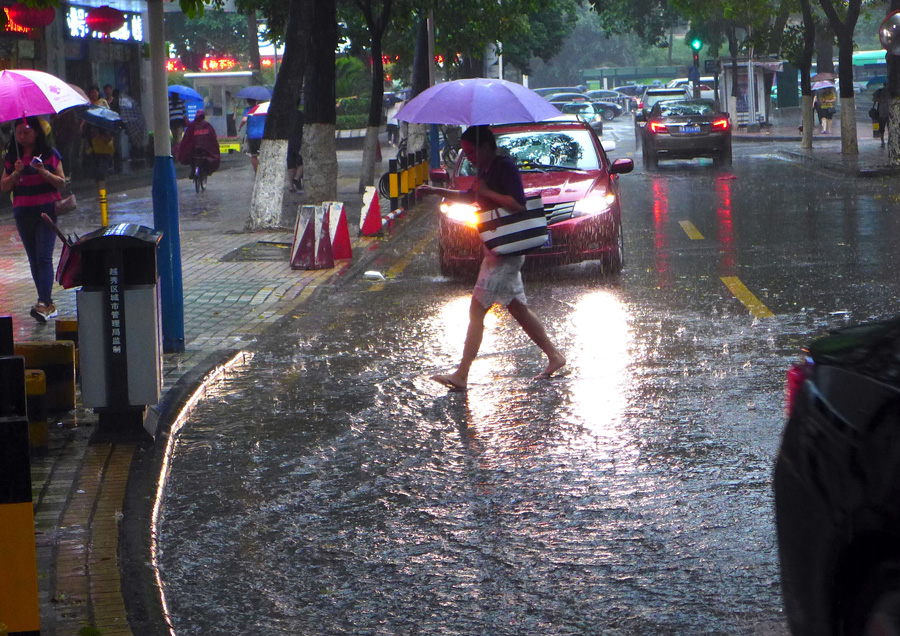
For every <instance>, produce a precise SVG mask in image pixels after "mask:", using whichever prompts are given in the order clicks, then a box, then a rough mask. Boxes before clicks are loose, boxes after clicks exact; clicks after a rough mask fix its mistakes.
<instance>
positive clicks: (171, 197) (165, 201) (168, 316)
mask: <svg viewBox="0 0 900 636" xmlns="http://www.w3.org/2000/svg"><path fill="white" fill-rule="evenodd" d="M153 226H154V229H156V230H157V231H159V232H162V239H161V240H160V242H159V250H158V252H157V266H158V270H159V285H160V299H161V302H162V307H161V311H162V332H163V351H164V352H165V353H179V352H181V351H184V289H183V285H182V272H181V234H180V228H179V223H178V183H177V180H176V178H175V162H174V161H173V160H172V157H171V156H168V157H159V156H157V157H156V160H155V161H154V163H153Z"/></svg>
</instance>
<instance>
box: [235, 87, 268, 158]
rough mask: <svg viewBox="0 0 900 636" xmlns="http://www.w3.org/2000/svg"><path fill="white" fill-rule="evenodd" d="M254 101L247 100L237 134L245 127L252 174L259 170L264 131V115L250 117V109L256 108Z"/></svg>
mask: <svg viewBox="0 0 900 636" xmlns="http://www.w3.org/2000/svg"><path fill="white" fill-rule="evenodd" d="M256 104H257V101H256V100H255V99H248V100H247V107H246V108H245V109H244V116H243V118H242V119H241V123H240V124H239V125H238V129H237V132H238V134H240V132H241V130H242V129H243V128H244V126H246V127H247V132H246V135H247V154H248V155H249V157H250V163H251V164H252V165H253V172H256V171H257V170H259V147H260V146H261V145H262V138H263V132H264V131H265V129H266V116H265V115H250V114H248V113H249V112H250V109H251V108H253V107H254V106H256Z"/></svg>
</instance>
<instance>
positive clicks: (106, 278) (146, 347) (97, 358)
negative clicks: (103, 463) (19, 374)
mask: <svg viewBox="0 0 900 636" xmlns="http://www.w3.org/2000/svg"><path fill="white" fill-rule="evenodd" d="M160 238H161V234H160V233H158V232H156V231H155V230H153V229H152V228H148V227H144V226H143V225H135V224H131V223H123V224H120V225H116V226H113V227H104V228H100V229H99V230H97V231H96V232H92V233H91V234H87V235H85V236H83V237H81V239H79V241H78V247H77V249H78V251H79V252H80V254H81V276H82V287H81V289H80V290H78V293H77V306H78V342H79V350H80V363H81V399H82V403H83V404H84V406H87V407H90V408H94V409H97V410H98V413H99V414H100V424H101V426H103V425H104V420H108V423H109V424H111V425H112V426H116V425H117V423H118V422H123V423H124V422H125V421H126V420H130V421H132V422H134V420H139V421H140V422H141V423H142V422H143V414H144V411H145V409H146V406H147V405H151V404H157V403H158V402H159V398H160V395H161V393H162V333H161V321H160V317H159V306H160V303H159V287H158V284H157V282H158V273H157V267H156V251H157V246H158V243H159V240H160ZM110 413H112V414H114V418H115V421H111V420H110V418H109V417H104V415H107V416H109V414H110Z"/></svg>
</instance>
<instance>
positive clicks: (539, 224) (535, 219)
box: [478, 196, 550, 256]
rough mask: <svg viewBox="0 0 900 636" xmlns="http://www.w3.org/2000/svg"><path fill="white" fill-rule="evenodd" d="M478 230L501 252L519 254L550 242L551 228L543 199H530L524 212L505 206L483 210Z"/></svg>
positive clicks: (479, 217)
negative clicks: (509, 209)
mask: <svg viewBox="0 0 900 636" xmlns="http://www.w3.org/2000/svg"><path fill="white" fill-rule="evenodd" d="M478 234H479V235H480V236H481V240H482V241H484V244H485V246H486V247H487V248H488V249H489V250H491V251H492V252H493V253H494V254H498V255H500V256H518V255H520V254H526V253H528V252H530V251H532V250H535V249H537V248H539V247H542V246H543V245H546V244H547V239H548V238H549V236H550V232H549V230H548V229H547V215H546V214H545V213H544V201H543V199H541V197H539V196H538V197H531V198H529V199H526V201H525V209H524V210H523V211H521V212H510V211H508V210H506V209H504V208H496V209H493V210H485V211H483V212H479V213H478Z"/></svg>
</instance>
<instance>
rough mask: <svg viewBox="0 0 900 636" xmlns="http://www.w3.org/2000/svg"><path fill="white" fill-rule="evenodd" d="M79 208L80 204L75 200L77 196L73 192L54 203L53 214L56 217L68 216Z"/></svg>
mask: <svg viewBox="0 0 900 636" xmlns="http://www.w3.org/2000/svg"><path fill="white" fill-rule="evenodd" d="M77 207H78V202H77V201H76V200H75V195H74V194H73V193H71V192H70V193H69V195H68V196H65V197H63V198H62V199H59V200H57V201H54V202H53V212H54V214H56V216H62V215H63V214H68V213H69V212H71V211H72V210H74V209H75V208H77Z"/></svg>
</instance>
